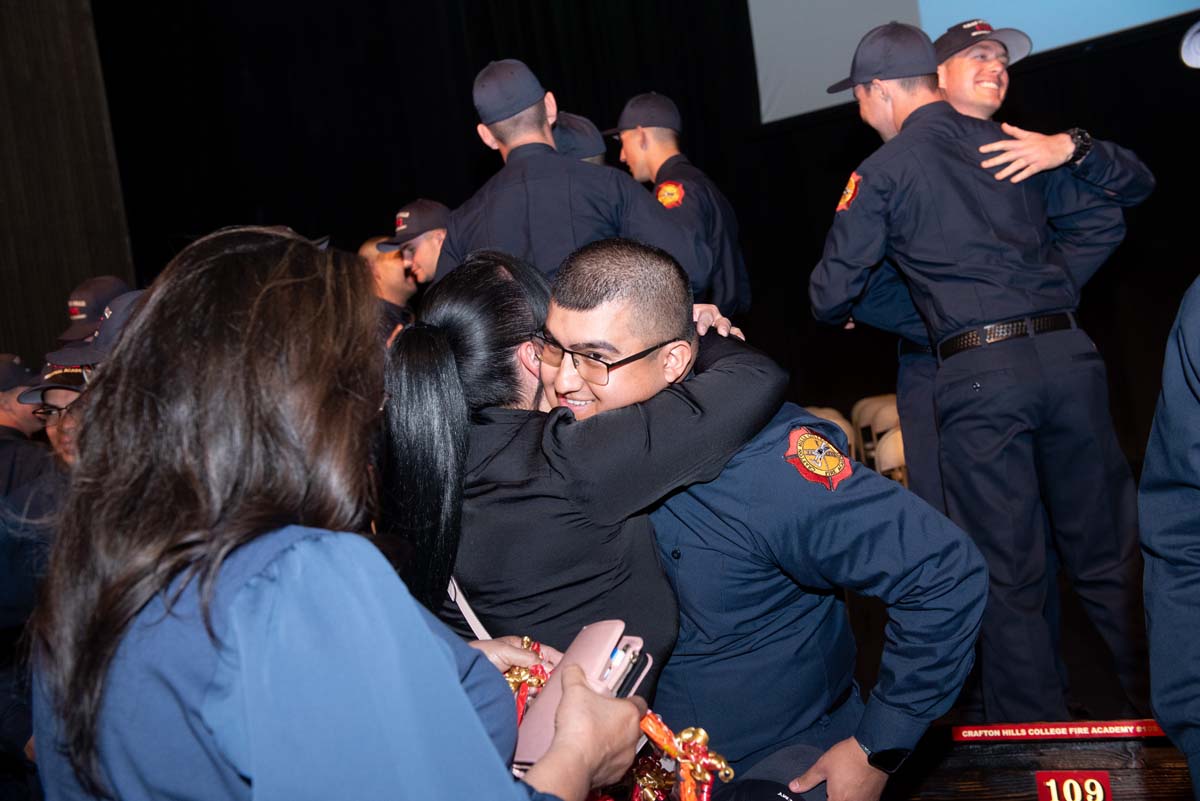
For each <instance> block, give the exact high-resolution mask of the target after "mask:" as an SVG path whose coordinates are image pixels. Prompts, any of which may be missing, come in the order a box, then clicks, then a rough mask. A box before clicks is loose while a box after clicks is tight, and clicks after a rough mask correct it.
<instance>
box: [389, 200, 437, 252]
mask: <svg viewBox="0 0 1200 801" xmlns="http://www.w3.org/2000/svg"><path fill="white" fill-rule="evenodd" d="M449 223H450V209H448V208H446V207H445V206H443V205H442V204H441V203H438V202H437V201H436V200H427V199H425V198H423V197H419V198H417V199H416V200H414V201H413V202H412V203H409V204H408V205H406V206H404V207H403V208H401V209H400V211H398V212H396V234H395V236H393V237H392V238H391V239H385V240H383V241H382V242H380V243H379V244H378V245H376V246H375V248H376V250H378V251H380V252H381V253H389V252H391V251H393V250H399V249H400V248H402V247H404V243H405V242H408V241H410V240H413V239H416V238H417V237H418V236H420V235H421V234H423V233H426V232H427V231H433V230H435V229H437V228H445V227H446V226H447V225H449Z"/></svg>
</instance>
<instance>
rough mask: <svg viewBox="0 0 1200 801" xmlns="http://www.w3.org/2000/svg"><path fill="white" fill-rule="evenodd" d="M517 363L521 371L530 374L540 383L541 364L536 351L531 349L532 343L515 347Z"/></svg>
mask: <svg viewBox="0 0 1200 801" xmlns="http://www.w3.org/2000/svg"><path fill="white" fill-rule="evenodd" d="M517 363H518V364H520V365H521V369H522V370H524V371H525V372H527V373H530V374H531V375H532V376H533V377H534V379H535V380H537V381H538V382H539V383H540V382H541V380H542V378H541V375H542V373H541V368H542V363H541V361H540V360H539V359H538V357H537V351H536V350H534V348H533V343H532V342H522V343H521V344H520V345H518V346H517Z"/></svg>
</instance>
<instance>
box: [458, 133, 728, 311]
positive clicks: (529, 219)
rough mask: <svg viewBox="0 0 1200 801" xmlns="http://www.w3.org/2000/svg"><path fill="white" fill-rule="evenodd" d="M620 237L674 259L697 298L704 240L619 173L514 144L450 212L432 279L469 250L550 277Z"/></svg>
mask: <svg viewBox="0 0 1200 801" xmlns="http://www.w3.org/2000/svg"><path fill="white" fill-rule="evenodd" d="M614 236H620V237H625V238H626V239H635V240H637V241H639V242H644V243H646V244H648V245H654V246H656V247H660V248H662V249H663V250H665V251H667V252H668V253H670V254H671V255H672V256H674V257H675V260H676V261H678V262H679V263H680V264H681V265H682V266H683V269H684V270H685V271H686V272H687V274H688V278H689V279H691V282H692V291H693V293H694V294H695V296H696V298H697V300H698V301H700V300H703V299H705V298H707V297H708V293H709V288H710V285H711V283H712V265H713V257H712V252H711V251H710V250H709V248H708V245H707V244H706V242H705V240H704V238H703V237H702V236H700V235H698V234H696V233H694V232H691V231H689V230H687V229H685V228H682V227H680V226H679V225H676V224H675V223H674V222H672V221H671V220H670V219H668V217H667V210H666V209H664V208H663V207H662V206H660V205H659V204H658V203H656V202H655V200H654V198H653V197H651V196H650V195H649V194H648V193H647V192H646V190H645V189H643V188H642V187H641V185H640V184H638V183H637V182H636V181H634V180H633V179H632V178H630V177H629V175H628V174H627V173H624V172H621V171H620V170H615V169H613V168H612V167H604V166H600V165H597V164H588V163H587V162H584V161H579V160H578V159H572V158H568V157H566V156H563V155H560V154H559V153H557V152H556V151H555V150H554V148H552V147H550V146H549V145H545V144H540V143H535V144H529V145H522V146H520V147H518V148H515V149H514V150H512V151H511V152H509V154H508V160H507V161H506V162H505V164H504V167H503V168H501V170H500V171H499V172H498V173H496V174H495V175H493V176H492V177H491V178H489V179H488V182H487V183H485V184H484V185H483V186H482V187H481V188H480V189H479V191H478V192H476V193H475V195H474V196H473V197H472V198H471V199H470V200H468V201H467V202H466V203H464V204H463V205H461V206H459V207H458V208H457V209H455V210H454V211H453V212H451V214H450V222H449V224H448V226H447V229H446V241H445V242H444V243H443V244H442V253H441V256H440V257H439V258H438V270H437V274H438V275H439V276H444V275H446V274H447V273H449V272H450V271H451V270H453V269H454V268H455V267H457V266H458V265H459V264H462V262H463V259H465V258H466V256H467V254H468V253H470V252H471V251H473V250H478V249H480V248H490V249H493V250H500V251H503V252H504V253H509V254H511V255H513V256H519V257H520V258H522V259H525V260H526V261H528V262H530V263H531V264H533V265H534V266H535V267H537V268H538V270H540V271H541V272H542V273H543V274H545V275H546V276H553V275H554V274H555V273H556V272H558V268H559V267H561V266H562V263H563V260H564V259H566V258H567V256H568V255H570V254H571V252H572V251H574V250H576V249H577V248H581V247H583V246H584V245H587V244H589V243H591V242H595V241H597V240H599V239H607V238H609V237H614Z"/></svg>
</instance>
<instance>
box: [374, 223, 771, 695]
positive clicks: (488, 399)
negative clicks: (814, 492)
mask: <svg viewBox="0 0 1200 801" xmlns="http://www.w3.org/2000/svg"><path fill="white" fill-rule="evenodd" d="M596 247H601V248H603V247H612V248H615V249H621V250H625V251H628V250H633V251H636V253H635V257H636V258H643V257H644V258H651V259H659V260H663V259H665V260H669V261H670V262H671V264H672V265H674V262H673V260H671V258H670V256H668V255H667V254H665V253H663V252H662V251H659V250H657V249H654V248H649V247H645V246H641V245H636V244H634V243H630V242H627V241H624V240H607V241H606V242H601V243H597V244H595V245H591V246H589V248H596ZM572 258H573V257H572ZM570 260H571V259H570V258H568V262H570ZM674 268H675V269H677V270H679V269H680V268H678V265H674ZM680 272H681V273H682V271H681V270H680ZM685 284H686V281H685ZM549 303H550V291H549V288H548V287H547V285H546V283H545V281H544V279H543V278H542V276H541V274H540V273H539V272H538V271H537V270H535V269H534V268H532V267H531V266H529V265H528V264H525V263H524V262H522V261H520V260H519V259H516V258H514V257H511V256H508V255H505V254H502V253H496V252H491V251H479V252H476V253H474V254H472V255H471V256H469V257H468V258H467V261H466V262H465V263H464V264H462V265H460V266H459V267H458V268H456V269H455V270H453V271H452V272H450V273H449V274H448V275H446V277H444V278H443V279H441V280H440V281H439V282H438V283H437V284H435V285H434V286H433V287H432V288H431V289H430V290H429V292H428V294H427V295H426V297H425V299H424V301H423V302H422V304H421V309H420V314H419V319H420V320H421V323H420V324H419V325H417V326H414V327H411V328H408V329H405V330H404V331H403V332H402V333H401V334H400V336H399V337H397V339H396V340H395V342H394V343H393V344H392V346H391V349H390V352H389V356H388V360H387V368H386V372H387V386H388V398H387V401H386V404H385V413H386V414H385V419H386V421H387V426H386V427H387V430H388V436H387V448H385V450H386V451H387V453H388V454H389V455H388V456H387V457H385V459H384V464H385V467H384V470H383V475H382V479H383V481H382V485H381V486H382V489H381V510H382V512H383V514H382V518H381V529H380V531H381V533H382V534H384V535H385V538H387V539H389V540H393V541H396V542H398V543H400V545H401V547H399V548H398V549H397V550H398V551H400V550H406V551H407V553H408V555H407V558H403V557H401V558H399V560H398V567H399V569H400V571H401V574H402V575H403V576H404V577H405V580H406V581H407V582H408V584H409V587H410V588H411V589H412V591H413V594H414V595H415V596H416V597H417V599H418V600H420V601H421V602H422V603H424V604H425V605H426V606H427V607H429V608H430V609H431V610H433V611H435V612H436V613H437V614H438V615H439V616H440V617H441V618H442V619H443V620H444V621H445V622H447V623H448V624H450V625H451V626H452V627H454V628H455V630H456V631H458V632H459V633H460V634H461V635H463V636H464V637H466V638H472V637H473V636H474V635H473V633H472V631H471V629H469V628H468V627H467V625H466V621H465V620H464V617H463V615H462V613H461V612H460V610H459V608H458V606H457V605H456V603H455V602H454V601H452V600H449V598H448V593H447V584H448V582H449V580H450V578H451V576H452V575H453V576H454V577H455V578H456V580H457V582H458V584H459V585H460V587H461V590H462V594H463V595H465V597H466V599H467V600H468V601H469V604H470V606H471V607H472V609H473V611H474V613H476V614H477V615H478V617H479V621H480V622H481V623H482V625H483V627H484V628H486V630H487V632H488V633H489V634H491V635H492V636H500V635H517V636H521V635H528V636H531V637H533V638H534V639H536V640H539V641H541V642H543V643H546V644H548V645H550V646H552V647H554V648H557V649H565V648H566V647H567V646H568V645H570V643H571V640H572V639H573V638H574V636H575V635H576V634H577V633H578V632H579V629H580V628H582V627H583V626H585V625H587V624H588V623H592V622H595V621H597V620H603V619H609V618H618V619H621V620H624V621H625V623H626V630H627V631H628V632H629V633H631V634H635V635H637V636H639V637H642V638H643V640H644V642H645V650H646V651H647V652H648V653H650V655H651V656H652V657H653V659H654V666H653V669H652V671H651V673H650V675H649V676H648V678H647V680H646V681H644V682H643V684H642V689H641V690H639V692H642V693H643V694H648V693H649V692H651V691H652V689H653V686H654V682H655V680H656V678H657V675H658V670H659V669H660V668H661V666H662V665H663V664H664V663H665V661H666V659H667V657H668V656H669V655H670V653H671V647H672V646H673V644H674V641H675V635H676V632H677V627H678V620H677V610H676V603H675V596H674V593H673V592H672V590H671V587H670V585H669V584H668V583H667V579H666V577H665V576H664V575H663V572H662V568H661V567H660V566H659V562H658V555H657V550H656V546H655V544H654V539H653V531H652V529H651V527H650V522H649V518H648V517H647V516H646V515H645V514H644V511H645V508H646V507H647V506H648V505H649V504H650V503H653V502H654V501H655V500H657V499H659V498H662V497H665V496H666V495H668V494H669V493H671V492H672V491H674V490H675V489H678V488H679V487H683V486H686V485H688V484H691V483H693V482H695V481H701V480H709V479H710V478H712V477H714V476H715V475H716V473H718V472H719V471H720V469H721V467H722V466H723V465H724V463H725V461H727V460H728V459H729V457H730V456H732V455H733V453H734V451H736V450H737V448H738V447H740V446H741V445H742V444H743V443H744V442H746V441H748V440H749V439H750V438H751V437H752V436H753V435H754V434H755V433H757V431H758V430H759V429H760V428H761V427H762V426H763V425H764V424H765V423H766V422H767V421H768V420H770V418H771V416H772V415H773V414H774V413H775V411H776V410H777V409H778V407H779V403H780V402H781V400H782V397H783V393H784V390H785V389H786V386H787V375H786V373H784V372H783V371H782V370H781V369H780V368H778V367H777V366H776V365H775V364H774V362H772V361H771V360H770V359H769V358H767V357H766V356H763V355H762V354H760V353H758V352H757V351H754V350H753V349H751V348H748V347H746V346H745V345H743V344H741V343H740V342H737V341H735V340H732V339H730V340H724V339H722V338H721V337H718V336H716V335H715V334H713V335H710V336H709V337H706V338H705V340H704V342H705V344H704V347H703V348H702V349H701V350H700V357H699V359H698V360H697V362H696V364H695V372H696V375H695V377H694V378H691V379H689V380H687V381H685V382H682V383H679V384H675V385H672V386H671V387H669V388H668V389H665V390H663V391H662V392H660V393H658V394H657V395H655V396H654V397H652V398H650V399H649V400H646V401H644V402H642V403H638V404H635V405H632V406H627V407H625V408H621V409H616V410H614V411H610V412H605V413H603V414H600V415H596V416H594V417H591V418H589V419H587V420H576V419H575V418H574V416H573V415H572V414H571V412H570V411H568V410H567V409H565V408H564V409H556V410H554V411H550V412H547V410H546V408H544V404H543V403H542V391H541V383H540V380H539V361H538V351H537V350H536V349H535V346H534V344H533V337H534V335H535V334H539V333H541V332H542V328H543V325H544V323H545V321H546V314H547V309H548V307H549ZM713 311H715V307H712V308H711V311H710V312H706V314H707V315H708V319H709V320H711V319H712V313H711V312H713ZM717 316H719V314H718V315H717ZM699 328H704V329H707V328H708V324H707V323H705V324H704V325H700V326H698V329H699ZM701 333H703V332H701ZM692 338H693V339H694V337H692ZM452 368H453V369H452ZM747 387H751V388H752V390H751V391H749V392H747ZM618 438H622V439H626V440H627V439H630V438H632V439H634V440H637V441H640V442H644V443H646V445H647V447H646V449H645V451H644V452H643V453H641V454H640V455H639V456H638V457H637V458H630V456H629V455H628V454H627V453H625V452H622V451H620V450H619V449H614V448H613V447H612V445H613V442H614V441H615V440H616V439H618ZM697 440H700V441H701V442H703V447H697ZM464 444H465V447H464ZM651 444H652V447H650V445H651ZM413 454H420V456H419V457H417V458H411V457H412V455H413ZM399 462H402V463H404V464H407V465H412V464H424V465H425V467H424V469H422V470H420V472H421V473H422V475H411V474H406V473H405V472H404V471H405V469H407V468H404V467H402V466H400V464H398V463H399ZM457 476H463V478H462V479H461V481H459V480H456V477H457ZM631 486H636V487H637V488H638V491H637V492H636V493H633V492H630V491H629V488H630V487H631ZM414 489H416V490H417V491H414ZM475 634H478V632H475Z"/></svg>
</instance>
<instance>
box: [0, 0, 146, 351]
mask: <svg viewBox="0 0 1200 801" xmlns="http://www.w3.org/2000/svg"><path fill="white" fill-rule="evenodd" d="M106 273H107V274H110V275H117V276H120V277H121V278H124V279H125V280H126V281H131V280H132V277H133V263H132V261H131V258H130V252H129V239H128V237H127V235H126V231H125V213H124V209H123V208H122V206H121V190H120V186H119V185H118V181H117V169H116V164H115V162H114V157H113V143H112V137H111V131H110V128H109V121H108V110H107V109H106V108H105V102H104V84H103V81H102V80H101V76H100V58H99V55H98V54H97V52H96V35H95V31H94V29H93V25H92V16H91V9H90V3H89V2H88V0H4V1H3V2H0V351H3V352H6V353H16V354H19V355H20V356H21V357H22V359H23V360H24V361H25V363H26V364H28V365H30V366H31V367H32V368H33V369H37V368H39V367H41V364H42V361H41V359H42V354H44V353H46V352H47V351H48V350H53V349H54V342H55V339H56V337H57V336H58V335H59V334H61V333H62V332H63V331H64V330H65V329H66V327H67V325H68V324H69V323H70V320H69V319H68V318H67V295H68V294H69V293H70V291H71V290H72V289H73V288H74V287H75V286H76V285H77V284H80V283H82V282H83V281H84V280H86V279H87V278H90V277H92V276H94V275H103V274H106Z"/></svg>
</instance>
